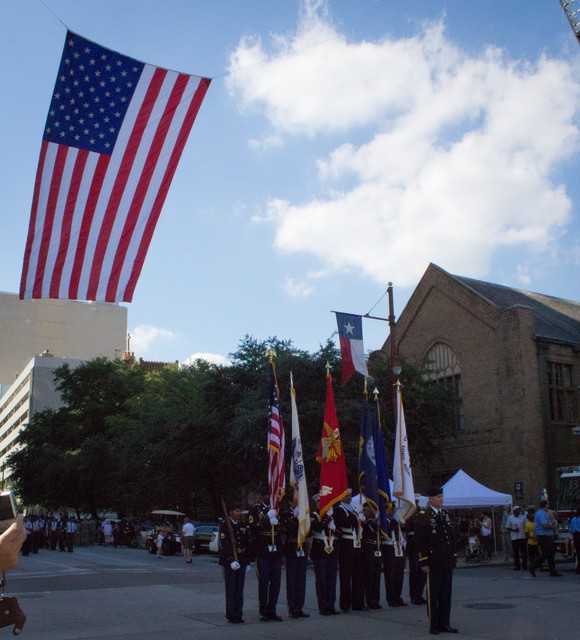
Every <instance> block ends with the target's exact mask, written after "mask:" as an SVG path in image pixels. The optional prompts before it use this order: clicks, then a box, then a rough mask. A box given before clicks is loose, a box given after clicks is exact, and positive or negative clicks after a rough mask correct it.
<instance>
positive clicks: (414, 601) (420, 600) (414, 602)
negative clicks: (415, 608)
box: [411, 598, 427, 604]
mask: <svg viewBox="0 0 580 640" xmlns="http://www.w3.org/2000/svg"><path fill="white" fill-rule="evenodd" d="M411 602H412V603H413V604H427V600H425V598H415V600H411Z"/></svg>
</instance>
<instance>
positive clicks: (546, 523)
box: [530, 500, 562, 578]
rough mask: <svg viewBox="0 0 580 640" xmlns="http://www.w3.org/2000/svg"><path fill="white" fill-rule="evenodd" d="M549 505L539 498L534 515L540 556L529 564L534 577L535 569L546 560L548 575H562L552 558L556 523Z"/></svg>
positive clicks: (556, 529)
mask: <svg viewBox="0 0 580 640" xmlns="http://www.w3.org/2000/svg"><path fill="white" fill-rule="evenodd" d="M549 508H550V505H549V504H548V501H547V500H540V504H539V508H538V511H537V512H536V515H535V517H534V531H535V534H536V540H537V541H538V546H539V547H540V556H539V558H536V560H535V561H534V562H533V563H531V564H530V573H531V574H532V576H534V578H535V577H536V569H537V568H538V567H540V566H542V562H544V560H546V561H547V562H548V569H549V571H550V575H551V576H552V577H555V578H559V577H561V576H562V574H561V573H558V571H556V565H555V563H554V558H555V556H556V544H555V542H554V534H555V533H556V532H557V531H558V523H557V522H554V521H553V519H552V518H551V517H550V513H549Z"/></svg>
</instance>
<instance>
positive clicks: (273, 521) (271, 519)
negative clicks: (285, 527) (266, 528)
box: [270, 516, 278, 524]
mask: <svg viewBox="0 0 580 640" xmlns="http://www.w3.org/2000/svg"><path fill="white" fill-rule="evenodd" d="M270 524H278V518H277V517H276V516H273V517H272V518H270Z"/></svg>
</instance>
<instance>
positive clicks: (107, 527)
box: [101, 520, 113, 547]
mask: <svg viewBox="0 0 580 640" xmlns="http://www.w3.org/2000/svg"><path fill="white" fill-rule="evenodd" d="M101 531H102V532H103V537H104V541H105V542H104V544H105V547H110V546H112V544H113V525H112V524H111V521H110V520H105V521H103V524H102V525H101Z"/></svg>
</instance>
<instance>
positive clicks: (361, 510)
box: [355, 504, 363, 513]
mask: <svg viewBox="0 0 580 640" xmlns="http://www.w3.org/2000/svg"><path fill="white" fill-rule="evenodd" d="M355 511H356V513H362V512H363V506H362V504H357V505H356V508H355Z"/></svg>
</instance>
